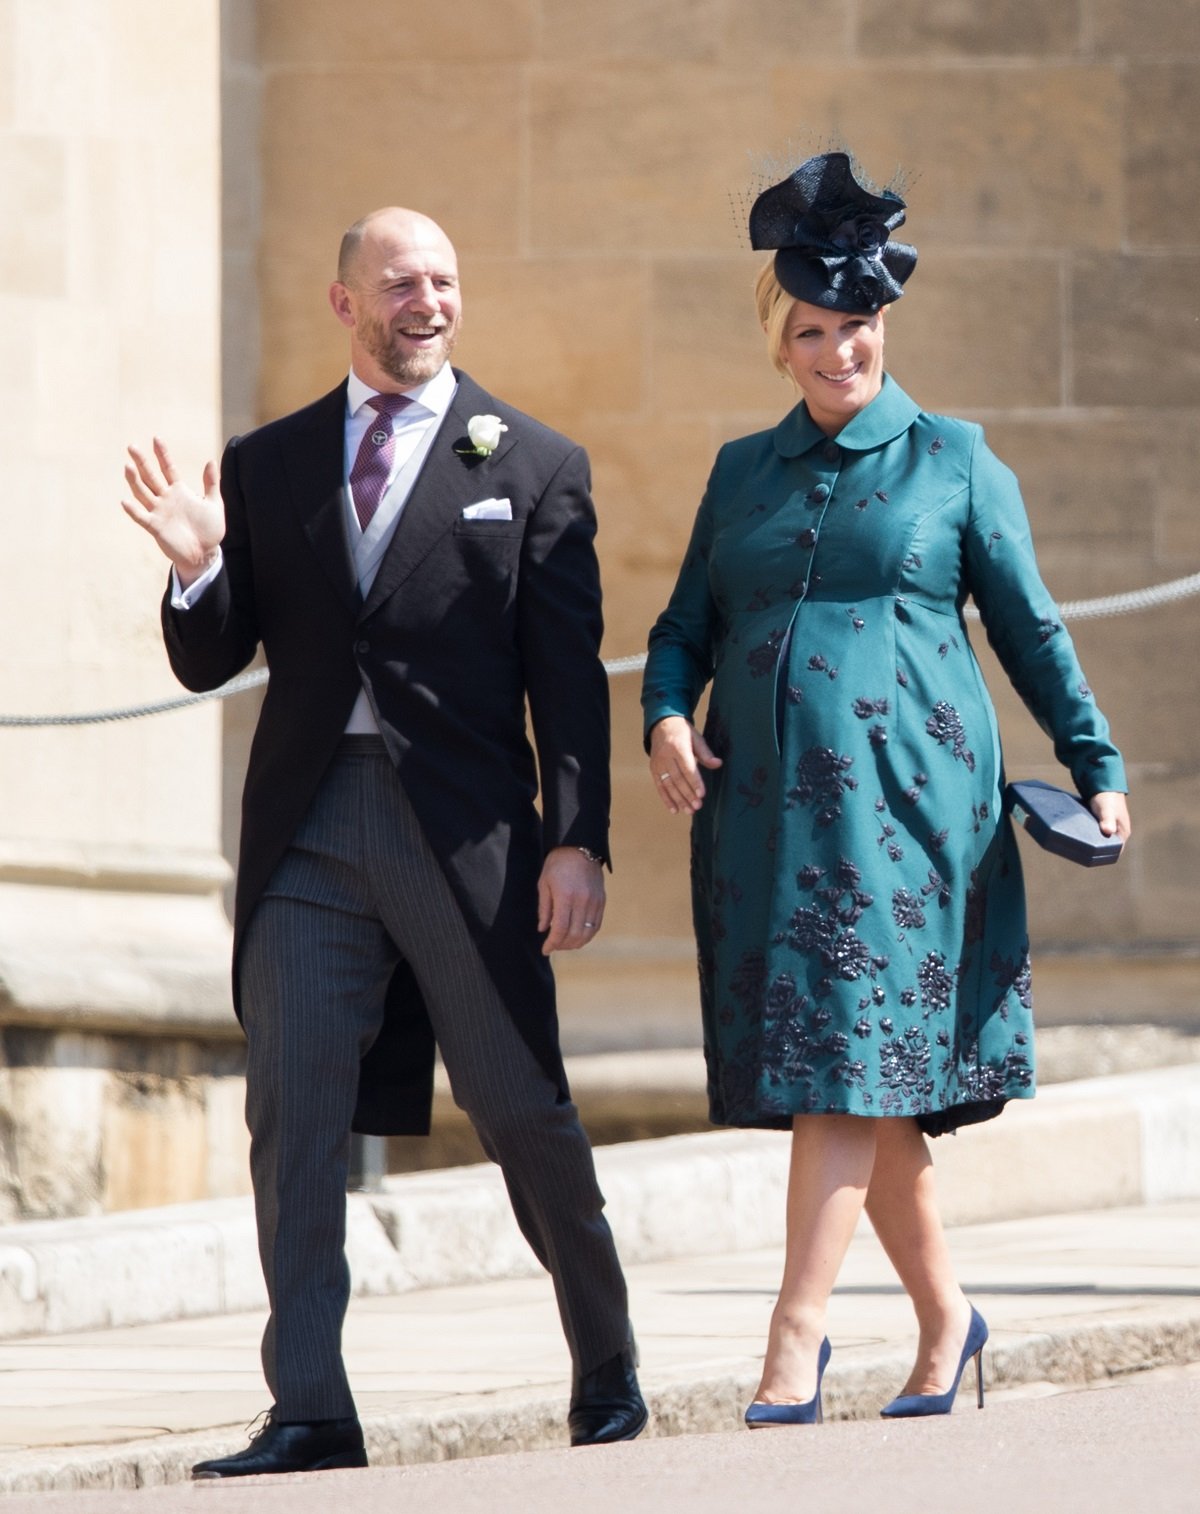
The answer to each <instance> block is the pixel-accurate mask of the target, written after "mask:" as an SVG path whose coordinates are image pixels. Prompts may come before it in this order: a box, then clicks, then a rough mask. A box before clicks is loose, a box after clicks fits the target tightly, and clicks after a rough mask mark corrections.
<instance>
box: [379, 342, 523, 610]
mask: <svg viewBox="0 0 1200 1514" xmlns="http://www.w3.org/2000/svg"><path fill="white" fill-rule="evenodd" d="M455 376H456V377H457V379H458V388H457V390H456V391H455V395H454V399H453V400H452V401H451V404H450V409H449V410H448V411H447V412H446V415H445V418H444V420H443V421H442V424H441V426H440V427H439V429H438V434H437V436H436V437H434V440H433V445H432V446H431V447H430V449H429V454H428V456H427V457H426V459H425V464H424V466H423V467H422V469H421V472H420V474H419V476H418V478H417V481H416V483H414V484H413V487H412V492H411V493H410V494H409V496H408V500H407V501H406V503H405V506H404V509H403V511H402V512H401V515H400V519H399V521H398V522H397V525H396V530H395V532H394V534H393V536H392V541H391V545H390V546H389V547H388V550H387V553H386V555H385V556H384V559H383V561H382V562H381V563H380V565H379V572H378V573H377V574H376V575H375V582H374V583H373V584H372V585H371V592H370V594H369V595H368V596H367V602H366V604H365V605H364V606H363V612H362V613H363V617H364V618H365V617H366V616H368V615H372V614H374V612H375V611H376V610H377V609H379V607H380V605H382V604H383V603H384V602H385V601H386V600H387V599H388V598H389V597H390V596H391V595H392V594H394V593H395V592H396V590H397V589H398V588H399V587H400V585H401V584H402V583H403V582H404V581H405V579H406V578H408V577H409V575H410V574H411V573H412V572H413V571H414V569H416V568H417V566H418V565H419V564H420V563H421V562H422V561H423V559H424V558H425V557H426V556H427V555H428V553H429V552H430V551H431V550H432V548H433V547H434V545H435V544H436V543H437V542H438V541H440V539H441V538H442V537H443V536H444V535H445V534H446V532H447V531H449V530H450V529H451V528H452V527H453V525H454V522H455V520H456V519H457V518H458V515H459V512H460V511H461V509H462V506H463V501H464V500H469V499H471V498H473V497H474V496H475V495H477V494H482V493H485V492H486V485H484V484H483V482H482V480H481V479H480V478H479V477H475V478H472V475H473V474H478V473H480V472H481V471H482V470H483V469H486V468H487V467H488V466H489V465H490V464H491V463H492V462H494V460H495V459H496V458H497V457H501V456H503V454H504V453H505V452H507V451H508V450H509V448H511V447H512V446H514V445H515V444H516V438H515V437H514V436H513V434H512V432H511V431H509V432H508V433H507V434H506V435H505V436H504V438H503V439H502V442H501V445H500V446H499V447H498V448H497V449H496V451H495V452H494V453H493V454H492V456H491V457H489V458H480V457H464V456H463V455H462V453H461V452H460V451H458V450H456V449H459V448H465V447H469V446H470V442H469V441H468V439H467V421H468V420H469V419H470V418H471V416H473V415H481V414H488V413H491V414H495V413H496V412H497V411H499V410H500V408H501V407H500V405H499V403H498V401H496V400H495V399H493V398H492V396H491V395H489V394H488V393H487V392H486V391H485V390H483V389H481V388H480V387H479V385H478V384H477V383H475V381H474V380H473V379H471V378H468V377H467V375H466V374H465V373H458V372H457V371H456V375H455Z"/></svg>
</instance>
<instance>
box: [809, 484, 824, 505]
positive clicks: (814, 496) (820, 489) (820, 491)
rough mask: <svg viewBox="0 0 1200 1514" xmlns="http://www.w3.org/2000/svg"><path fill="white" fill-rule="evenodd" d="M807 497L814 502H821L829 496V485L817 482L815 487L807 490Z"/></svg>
mask: <svg viewBox="0 0 1200 1514" xmlns="http://www.w3.org/2000/svg"><path fill="white" fill-rule="evenodd" d="M808 497H809V499H811V500H812V502H813V503H814V504H817V505H820V504H823V503H824V502H825V501H826V500H827V499H828V498H829V485H828V484H818V485H817V486H816V488H815V489H810V490H809V493H808Z"/></svg>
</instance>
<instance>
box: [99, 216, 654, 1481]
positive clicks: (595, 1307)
mask: <svg viewBox="0 0 1200 1514" xmlns="http://www.w3.org/2000/svg"><path fill="white" fill-rule="evenodd" d="M330 302H331V304H332V306H333V310H334V314H335V315H336V316H337V318H338V320H339V321H340V322H341V323H342V325H343V326H345V327H346V329H347V331H348V333H349V341H350V375H349V378H348V380H344V381H343V382H342V383H341V384H339V385H338V387H337V388H336V389H334V390H333V391H332V393H330V394H327V395H326V396H325V397H324V398H323V399H319V400H317V401H316V402H315V403H314V404H312V405H309V406H307V407H306V408H305V409H303V410H299V411H297V412H296V413H295V414H293V415H288V416H285V417H284V418H283V419H281V420H277V421H274V422H272V423H270V424H268V425H266V426H263V427H261V428H260V429H259V430H257V431H254V432H251V433H250V434H249V435H247V436H244V437H240V438H235V439H234V440H233V441H232V442H230V444H229V445H228V447H227V448H226V450H225V455H224V458H223V460H222V464H221V474H220V488H219V490H218V486H217V474H216V470H215V468H214V467H213V465H212V464H211V463H209V464H208V465H207V466H206V468H205V470H204V493H203V495H202V496H201V495H199V494H197V493H196V492H195V491H194V490H192V489H191V488H189V487H188V486H187V485H186V484H184V483H183V482H182V481H181V480H180V479H179V477H178V475H177V473H176V470H175V468H174V466H173V464H172V462H171V459H170V456H169V454H168V452H167V450H166V448H165V447H164V446H163V444H162V443H161V442H160V441H157V440H156V441H155V443H154V453H153V456H150V455H147V454H144V453H142V452H140V451H138V450H137V449H136V448H132V447H131V448H130V456H131V459H132V462H131V464H129V465H127V466H126V469H125V476H126V480H127V482H128V484H129V487H130V490H131V491H132V495H133V498H132V500H128V501H123V505H124V509H125V510H126V512H127V514H129V515H130V516H131V517H132V519H133V520H134V521H136V522H137V523H138V524H139V525H141V526H143V527H144V528H145V529H146V530H147V531H149V532H150V533H151V535H152V536H154V538H155V539H156V540H157V542H158V544H159V546H160V547H161V548H162V550H163V552H164V553H165V554H166V556H167V557H168V558H169V559H170V561H171V564H172V579H171V584H170V586H169V588H168V591H167V595H166V598H165V600H164V604H163V628H164V635H165V639H166V644H167V650H168V655H169V657H170V660H171V666H172V667H173V669H174V670H175V673H176V675H177V676H178V677H179V679H180V680H181V682H182V683H184V684H185V685H186V686H187V687H188V688H191V689H211V688H215V687H217V686H218V685H220V684H222V683H224V682H225V681H226V680H227V679H229V678H230V677H231V676H233V675H234V674H235V673H237V672H238V671H239V670H240V669H241V668H244V667H245V666H246V664H247V663H248V662H249V661H250V659H251V658H252V657H253V656H254V654H255V651H256V649H257V647H258V646H259V644H260V643H261V645H262V647H263V648H264V650H265V653H266V657H267V661H268V663H269V665H270V669H271V679H270V684H269V686H268V691H267V695H266V700H265V702H264V705H263V710H262V714H261V717H260V719H259V723H258V729H257V731H256V733H255V737H254V743H253V747H252V750H251V754H250V762H249V769H248V772H247V776H246V787H245V793H244V797H243V829H242V843H241V856H240V860H239V867H238V888H237V905H236V911H235V920H234V994H235V1001H236V1004H237V1007H238V1012H239V1015H240V1017H241V1020H242V1023H243V1026H244V1028H245V1031H246V1036H247V1042H248V1053H247V1068H246V1117H247V1123H248V1125H249V1127H250V1133H251V1158H250V1160H251V1171H252V1177H253V1183H254V1194H255V1210H256V1215H257V1220H258V1232H259V1252H260V1255H261V1258H262V1264H263V1270H264V1273H265V1276H266V1280H267V1290H268V1295H269V1298H270V1305H271V1314H270V1320H269V1322H268V1325H267V1329H266V1333H265V1335H264V1338H263V1367H264V1372H265V1375H266V1379H267V1384H268V1386H269V1387H270V1389H271V1391H272V1394H273V1395H274V1404H273V1406H272V1408H271V1410H270V1411H269V1415H268V1418H267V1422H266V1426H265V1428H264V1429H263V1430H262V1431H261V1432H260V1433H259V1434H258V1435H257V1436H256V1437H255V1438H254V1439H253V1440H252V1442H251V1444H250V1446H249V1447H248V1448H246V1449H245V1450H244V1451H242V1452H239V1453H238V1454H237V1455H233V1456H228V1457H222V1458H219V1459H217V1460H214V1461H209V1462H202V1463H200V1465H199V1466H198V1467H196V1468H195V1469H194V1475H195V1476H197V1477H237V1476H245V1475H248V1474H252V1473H260V1472H286V1471H303V1470H312V1469H316V1468H323V1467H345V1466H365V1465H366V1454H365V1452H364V1449H363V1439H362V1431H361V1428H360V1426H359V1423H358V1419H357V1416H356V1412H355V1408H354V1401H353V1399H352V1397H351V1394H350V1388H349V1384H348V1382H347V1379H346V1374H345V1370H344V1367H343V1363H342V1358H341V1327H342V1320H343V1317H344V1315H345V1310H346V1305H347V1301H348V1298H349V1277H348V1272H347V1267H346V1261H345V1255H344V1240H345V1186H346V1174H347V1158H348V1147H349V1138H350V1131H351V1127H352V1124H353V1127H354V1128H355V1129H357V1130H360V1131H366V1132H374V1133H377V1134H388V1133H394V1134H401V1133H425V1132H427V1131H428V1128H429V1111H430V1101H431V1098H432V1064H433V1053H434V1045H435V1042H436V1044H437V1046H438V1047H440V1049H441V1053H442V1058H443V1061H444V1063H445V1066H446V1070H447V1072H448V1074H449V1077H450V1082H451V1086H452V1088H453V1091H454V1097H455V1099H456V1101H457V1102H458V1103H459V1104H460V1105H461V1106H462V1107H463V1108H464V1109H465V1110H466V1112H467V1113H468V1115H469V1116H470V1118H471V1120H472V1123H473V1124H474V1126H475V1129H476V1131H477V1133H478V1135H479V1137H480V1140H481V1142H482V1144H483V1147H484V1149H485V1151H486V1152H487V1154H488V1156H489V1157H490V1158H491V1159H492V1160H494V1161H496V1162H498V1163H499V1165H500V1167H501V1169H502V1171H503V1173H504V1178H505V1182H506V1184H507V1186H508V1190H509V1193H510V1195H511V1198H512V1204H513V1210H514V1212H515V1215H516V1218H517V1222H518V1224H519V1225H520V1227H521V1230H522V1232H523V1233H524V1235H525V1236H526V1238H527V1239H528V1241H529V1243H530V1245H531V1246H532V1247H533V1250H534V1252H535V1253H536V1254H537V1256H538V1258H539V1260H540V1261H541V1262H542V1263H543V1265H545V1266H546V1267H547V1269H548V1270H549V1272H550V1274H551V1276H552V1278H553V1280H554V1286H555V1291H556V1296H557V1299H558V1305H559V1312H560V1315H561V1317H562V1321H563V1328H564V1331H565V1333H566V1337H567V1342H568V1345H569V1347H570V1351H571V1357H572V1361H573V1365H574V1375H573V1385H572V1394H571V1407H570V1413H569V1424H570V1431H571V1441H572V1444H573V1445H588V1444H596V1443H600V1442H605V1441H612V1440H622V1439H630V1438H632V1437H633V1436H635V1435H637V1434H638V1433H639V1431H640V1430H641V1429H642V1427H643V1425H644V1424H645V1421H646V1408H645V1405H644V1403H643V1401H642V1398H641V1394H640V1392H639V1389H638V1383H637V1378H636V1375H635V1371H634V1368H635V1359H634V1348H633V1342H632V1335H631V1332H630V1326H629V1320H628V1312H627V1301H626V1293H625V1283H624V1279H623V1277H622V1274H621V1269H620V1264H619V1262H618V1260H617V1256H616V1252H615V1249H614V1246H613V1241H612V1235H611V1233H610V1231H609V1228H608V1224H607V1222H606V1221H605V1219H604V1218H603V1215H602V1213H601V1210H602V1207H603V1198H602V1196H601V1194H600V1191H599V1189H598V1187H597V1185H596V1179H595V1172H594V1169H593V1165H592V1155H591V1149H590V1147H589V1146H588V1143H587V1138H586V1136H585V1135H584V1133H583V1130H582V1127H581V1126H580V1124H579V1120H578V1116H577V1114H576V1112H575V1107H574V1105H573V1104H572V1103H571V1102H570V1098H569V1094H568V1091H567V1084H566V1078H565V1075H564V1072H563V1066H562V1059H561V1055H560V1051H559V1045H558V1032H557V1021H556V1018H555V1009H554V984H553V977H552V975H551V972H550V966H549V960H548V959H549V956H550V954H551V953H553V952H554V951H558V950H568V951H569V950H576V949H578V948H579V947H582V946H584V945H586V944H587V943H588V942H589V941H590V940H591V939H592V938H593V937H594V936H595V934H596V932H597V931H598V930H599V928H600V924H601V921H602V919H603V915H604V882H603V864H604V863H605V862H606V861H607V860H608V842H607V827H608V798H609V795H608V742H609V735H608V692H607V682H606V679H605V674H604V669H603V665H602V664H601V662H600V660H599V643H600V635H601V616H600V586H599V575H598V571H597V564H596V559H595V553H594V549H593V536H594V532H595V517H594V513H593V509H592V503H591V499H590V496H589V476H588V466H587V459H586V457H585V455H584V453H583V452H582V451H581V450H580V449H579V448H578V447H576V446H575V445H574V444H573V443H571V442H569V441H567V440H566V439H565V438H564V437H561V436H559V435H557V434H556V433H554V432H552V431H550V430H548V429H547V428H546V427H544V426H541V425H539V424H538V423H537V422H536V421H534V420H531V419H530V418H529V417H528V416H525V415H523V414H521V413H520V412H519V411H516V410H513V409H511V408H510V407H509V406H507V405H504V404H503V403H501V401H499V400H497V399H495V398H494V397H493V396H491V395H489V394H487V393H485V392H484V391H483V390H482V389H480V388H479V387H478V385H476V384H475V383H474V382H473V381H472V380H471V379H470V378H468V377H467V375H466V374H464V373H458V372H456V371H455V370H453V369H452V368H451V367H450V365H449V357H450V353H451V351H452V350H453V347H454V344H455V340H456V338H457V335H458V331H459V325H460V321H461V312H462V307H461V298H460V292H459V282H458V268H457V261H456V258H455V253H454V249H453V247H452V246H451V244H450V242H449V240H448V239H447V237H446V235H445V233H444V232H443V231H442V230H441V229H440V228H439V227H438V226H437V225H435V223H434V222H433V221H431V220H429V219H428V218H427V217H426V216H423V215H419V214H417V213H415V212H413V211H409V210H401V209H397V208H389V209H385V210H379V211H375V212H373V213H372V214H370V215H368V216H366V217H364V218H363V220H361V221H359V222H357V223H356V224H355V225H354V226H352V227H351V228H350V230H349V231H348V232H347V233H346V235H345V237H344V239H343V242H342V248H341V256H340V259H339V264H338V274H337V279H336V281H335V282H334V283H333V285H332V287H331V289H330ZM222 499H223V501H224V508H222ZM527 700H528V707H529V711H530V714H531V717H532V727H533V735H534V741H535V743H536V747H537V764H536V768H535V763H534V758H533V753H532V751H531V749H530V746H529V742H528V739H527V735H526V718H525V709H526V701H527ZM539 774H540V780H541V792H542V814H541V817H540V819H539V817H538V814H537V812H536V810H535V808H534V802H533V801H534V796H535V793H536V791H537V787H538V775H539Z"/></svg>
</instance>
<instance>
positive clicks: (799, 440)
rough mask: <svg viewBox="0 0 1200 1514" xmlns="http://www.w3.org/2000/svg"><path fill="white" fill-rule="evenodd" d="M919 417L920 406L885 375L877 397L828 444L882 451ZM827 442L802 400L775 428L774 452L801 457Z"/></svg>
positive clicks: (782, 455)
mask: <svg viewBox="0 0 1200 1514" xmlns="http://www.w3.org/2000/svg"><path fill="white" fill-rule="evenodd" d="M920 413H921V407H920V405H918V404H917V403H916V401H915V400H911V399H909V397H908V395H907V394H905V392H904V390H903V389H901V387H900V385H899V384H897V383H896V381H895V380H894V379H893V378H891V377H890V376H889V375H888V374H886V373H885V374H884V375H883V387H882V388H881V389H880V391H879V393H878V394H877V395H876V396H875V398H874V399H873V400H872V401H871V403H870V404H869V405H864V406H863V408H862V409H861V410H860V411H859V412H858V414H857V415H855V416H853V417H852V418H851V419H850V420H849V421H847V422H846V424H845V425H844V426H843V427H842V429H841V430H840V431H839V432H838V434H837V436H836V437H834V438H832V440H833V441H835V442H836V443H837V445H838V446H839V447H845V448H846V449H847V450H848V451H850V452H869V451H871V449H872V448H874V447H882V446H883V444H884V443H885V442H890V441H894V440H895V438H896V437H898V436H899V435H900V434H901V433H902V432H904V431H907V430H908V428H909V427H910V426H911V425H912V423H913V421H915V420H916V418H917V416H918V415H920ZM828 440H830V438H829V437H827V436H826V435H825V433H824V431H822V430H821V428H820V426H818V425H817V423H816V421H814V420H813V418H812V416H811V415H809V413H808V406H807V405H806V404H805V403H804V401H803V400H801V401H800V403H799V404H798V405H797V406H796V408H795V409H794V410H790V411H789V412H788V413H787V415H785V416H784V418H783V419H782V420H781V421H780V423H779V425H778V426H776V428H775V450H776V452H778V453H779V455H780V457H803V456H804V454H805V453H806V452H808V451H809V450H810V448H812V447H815V446H816V445H817V443H818V442H824V441H828Z"/></svg>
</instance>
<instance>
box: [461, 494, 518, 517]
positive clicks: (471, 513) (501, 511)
mask: <svg viewBox="0 0 1200 1514" xmlns="http://www.w3.org/2000/svg"><path fill="white" fill-rule="evenodd" d="M462 518H463V520H512V518H513V513H512V504H511V502H510V501H509V500H507V499H481V500H480V501H479V503H478V504H475V505H467V506H465V507H464V509H463V513H462Z"/></svg>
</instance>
